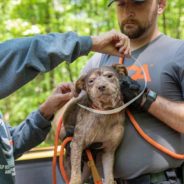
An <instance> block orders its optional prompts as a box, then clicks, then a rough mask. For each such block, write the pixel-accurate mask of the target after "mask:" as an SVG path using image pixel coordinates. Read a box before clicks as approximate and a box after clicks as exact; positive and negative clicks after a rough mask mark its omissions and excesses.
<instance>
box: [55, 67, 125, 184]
mask: <svg viewBox="0 0 184 184" xmlns="http://www.w3.org/2000/svg"><path fill="white" fill-rule="evenodd" d="M119 75H127V70H126V68H125V67H124V66H122V65H114V66H113V67H102V68H98V69H93V70H92V71H90V72H89V73H88V74H87V75H83V76H81V77H80V78H79V79H78V80H77V81H76V84H75V88H76V89H75V92H76V94H79V93H80V92H81V91H82V90H83V91H85V94H84V95H79V97H78V98H74V99H72V100H71V101H70V102H69V103H68V104H67V105H66V106H65V109H64V113H63V112H62V113H61V112H60V113H59V115H57V116H56V117H55V121H56V122H58V120H57V119H58V117H59V116H61V114H62V116H63V124H64V126H63V127H62V130H61V134H60V138H61V139H63V138H64V137H66V136H69V135H73V141H72V144H71V154H70V158H71V173H70V184H81V183H82V182H83V181H82V176H81V175H82V174H81V157H82V152H83V150H84V149H85V148H87V147H88V146H90V145H91V144H93V143H96V142H98V143H99V142H100V143H102V149H101V154H102V166H103V173H104V179H105V183H106V184H112V183H114V177H113V165H114V153H115V150H116V148H117V147H118V145H119V143H120V141H121V139H122V137H123V132H124V126H123V122H124V119H125V115H124V110H123V111H121V112H119V113H115V114H109V115H100V114H96V113H92V112H90V111H87V110H85V109H83V108H80V107H79V106H78V105H77V103H80V104H83V105H85V106H88V107H95V108H96V109H99V110H111V109H114V108H117V107H120V106H121V105H123V97H122V95H121V92H120V84H119V80H118V78H119Z"/></svg>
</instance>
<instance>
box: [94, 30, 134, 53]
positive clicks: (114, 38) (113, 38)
mask: <svg viewBox="0 0 184 184" xmlns="http://www.w3.org/2000/svg"><path fill="white" fill-rule="evenodd" d="M92 41H93V47H92V50H93V51H96V52H101V53H105V54H109V55H116V56H123V55H126V56H130V55H131V49H130V39H129V38H128V37H127V36H126V35H124V34H122V33H120V32H117V31H115V30H111V31H109V32H107V33H105V34H103V35H101V36H95V37H92Z"/></svg>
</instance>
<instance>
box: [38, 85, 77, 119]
mask: <svg viewBox="0 0 184 184" xmlns="http://www.w3.org/2000/svg"><path fill="white" fill-rule="evenodd" d="M73 91H74V86H73V84H72V83H62V84H60V85H59V86H58V87H57V88H56V89H55V90H54V92H53V93H52V95H51V96H49V97H48V99H47V100H46V101H45V102H44V103H43V104H42V105H41V106H40V112H41V114H42V115H43V117H44V118H46V119H50V118H51V117H52V116H53V115H54V113H55V112H56V111H57V110H59V109H60V108H61V107H62V106H63V105H65V103H66V102H67V101H69V100H70V99H71V98H72V97H73V93H74V92H73Z"/></svg>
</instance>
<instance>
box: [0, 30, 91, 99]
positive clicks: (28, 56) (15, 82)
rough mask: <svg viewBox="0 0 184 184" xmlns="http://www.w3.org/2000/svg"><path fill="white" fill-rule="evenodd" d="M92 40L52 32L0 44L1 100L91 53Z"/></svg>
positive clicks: (72, 34) (71, 34)
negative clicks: (50, 72)
mask: <svg viewBox="0 0 184 184" xmlns="http://www.w3.org/2000/svg"><path fill="white" fill-rule="evenodd" d="M91 47H92V40H91V37H88V36H81V37H80V36H77V34H76V33H73V32H68V33H63V34H59V33H52V34H47V35H37V36H33V37H26V38H19V39H13V40H9V41H6V42H3V43H1V44H0V84H1V90H0V98H4V97H6V96H8V95H9V94H11V93H12V92H14V91H16V90H17V89H18V88H20V87H21V86H23V85H24V84H26V83H28V82H29V81H31V80H32V79H33V78H34V77H36V76H37V75H38V74H39V73H40V72H42V73H43V72H47V71H50V70H52V69H53V68H55V67H56V66H57V65H58V64H60V63H61V62H62V61H68V62H72V61H74V60H75V59H76V58H77V57H79V56H82V55H86V54H88V52H89V51H90V50H91Z"/></svg>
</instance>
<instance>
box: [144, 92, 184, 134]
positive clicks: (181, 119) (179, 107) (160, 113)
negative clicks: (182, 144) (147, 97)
mask: <svg viewBox="0 0 184 184" xmlns="http://www.w3.org/2000/svg"><path fill="white" fill-rule="evenodd" d="M148 112H149V113H151V114H152V115H153V116H155V117H157V118H158V119H160V120H161V121H163V122H164V123H165V124H166V125H168V126H169V127H171V128H172V129H174V130H176V131H177V132H180V133H184V102H173V101H169V100H167V99H165V98H163V97H160V96H158V97H157V99H156V101H154V102H153V103H152V105H151V106H150V108H149V110H148Z"/></svg>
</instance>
